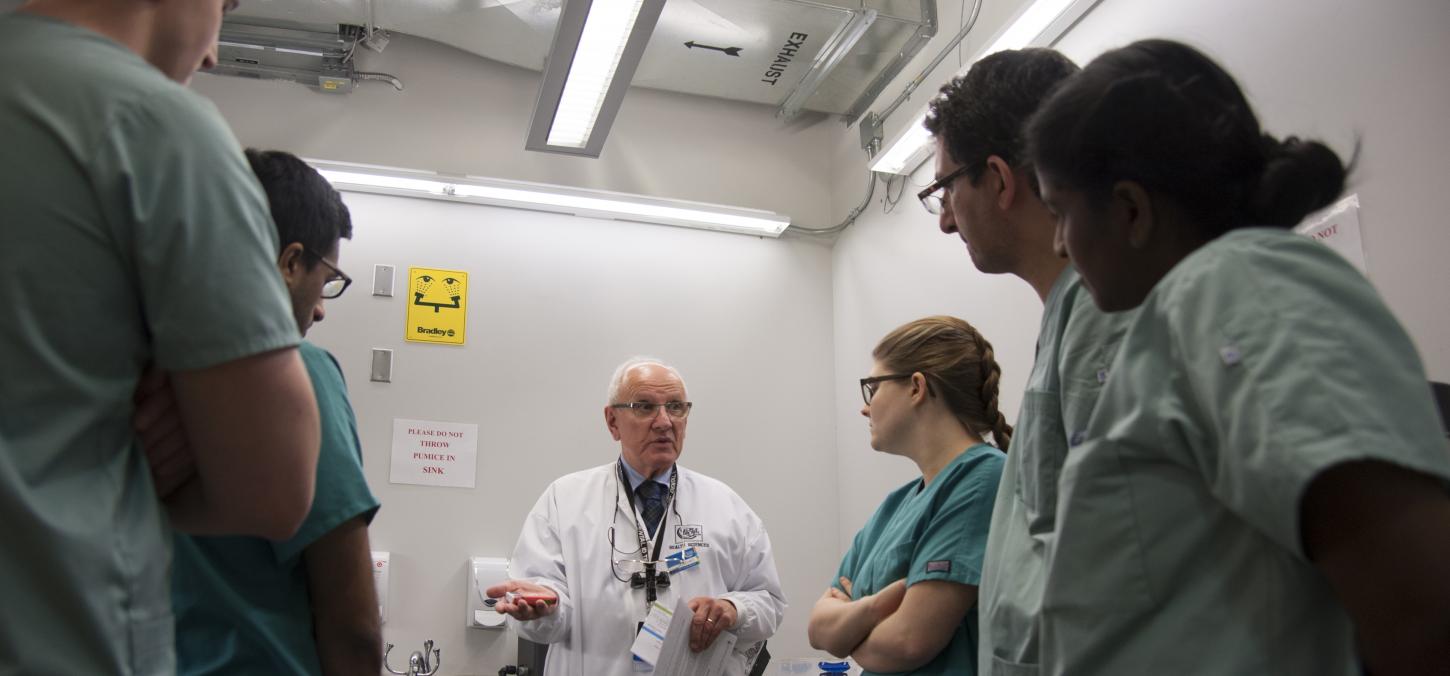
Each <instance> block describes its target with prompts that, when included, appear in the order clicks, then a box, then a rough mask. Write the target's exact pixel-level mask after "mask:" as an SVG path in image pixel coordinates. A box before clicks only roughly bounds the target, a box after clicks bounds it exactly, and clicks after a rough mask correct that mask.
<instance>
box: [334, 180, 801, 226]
mask: <svg viewBox="0 0 1450 676" xmlns="http://www.w3.org/2000/svg"><path fill="white" fill-rule="evenodd" d="M309 162H310V163H311V164H312V166H314V167H316V168H317V170H318V172H319V173H321V174H322V176H323V178H326V179H327V180H328V182H330V183H332V185H333V187H335V188H337V189H338V190H350V191H355V192H368V193H377V194H385V195H397V196H402V197H421V198H430V199H441V200H448V201H455V202H471V203H475V204H487V205H491V206H502V207H512V208H519V209H530V210H534V211H549V212H554V213H563V214H571V215H574V216H584V217H589V218H607V219H614V220H624V221H638V222H641V223H657V224H661V225H678V226H683V227H689V228H700V229H705V230H718V231H721V232H735V233H743V234H749V235H760V236H764V237H779V236H780V233H782V232H784V231H785V229H786V228H787V227H789V226H790V218H789V217H786V216H782V215H780V214H776V213H773V212H769V211H761V210H758V209H743V208H739V207H728V206H721V205H717V204H705V203H702V202H686V201H683V200H670V199H659V198H653V197H644V196H640V195H629V194H625V193H616V192H607V191H603V190H585V189H580V188H567V187H564V186H556V185H547V184H542V183H526V182H522V181H505V180H501V179H488V178H479V177H473V176H470V177H466V178H455V177H450V176H440V175H438V174H429V173H424V172H415V171H407V170H402V169H389V168H384V167H370V166H367V165H352V164H343V163H333V162H321V161H309Z"/></svg>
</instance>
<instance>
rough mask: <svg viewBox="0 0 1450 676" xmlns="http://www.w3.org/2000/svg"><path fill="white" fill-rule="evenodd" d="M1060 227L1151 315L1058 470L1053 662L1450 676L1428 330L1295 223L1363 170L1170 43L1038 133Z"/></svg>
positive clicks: (1037, 156) (1449, 590) (1100, 295)
mask: <svg viewBox="0 0 1450 676" xmlns="http://www.w3.org/2000/svg"><path fill="white" fill-rule="evenodd" d="M1027 137H1028V144H1029V146H1030V149H1029V154H1030V155H1031V157H1032V161H1033V162H1034V164H1035V166H1036V170H1037V175H1038V179H1039V181H1040V183H1041V189H1042V197H1043V201H1044V203H1046V204H1047V206H1048V208H1049V209H1050V210H1051V211H1052V212H1053V213H1054V214H1055V215H1056V217H1057V220H1058V242H1059V244H1058V246H1059V249H1060V252H1064V250H1065V253H1066V254H1067V255H1069V256H1070V257H1071V258H1072V261H1073V264H1074V265H1075V266H1076V267H1077V269H1078V271H1079V272H1080V273H1081V275H1082V278H1083V282H1084V285H1085V286H1086V287H1087V288H1088V289H1089V291H1090V292H1091V293H1092V295H1093V298H1094V300H1095V301H1096V302H1097V304H1098V306H1099V307H1101V308H1102V309H1104V310H1107V311H1117V310H1127V309H1131V308H1140V309H1139V313H1138V315H1137V317H1136V319H1135V320H1134V321H1133V323H1132V324H1131V325H1130V327H1129V329H1128V332H1127V334H1126V335H1125V337H1124V338H1123V341H1122V345H1121V349H1120V352H1119V353H1118V356H1117V359H1116V361H1115V362H1114V364H1113V367H1112V369H1111V370H1110V374H1111V375H1110V376H1109V377H1108V381H1107V383H1106V385H1105V387H1104V389H1103V391H1102V394H1101V397H1100V399H1099V400H1098V405H1097V408H1096V410H1095V411H1094V414H1093V418H1092V422H1091V423H1090V425H1089V428H1088V431H1087V433H1086V434H1085V435H1084V438H1082V439H1079V440H1074V444H1075V445H1074V448H1072V450H1071V451H1069V453H1068V456H1067V460H1066V463H1065V465H1064V467H1063V470H1062V474H1061V480H1060V484H1059V491H1060V492H1059V502H1058V530H1057V535H1056V540H1055V541H1054V542H1053V543H1052V545H1051V553H1050V556H1049V559H1050V560H1049V564H1048V573H1047V581H1046V589H1045V593H1044V602H1043V606H1044V607H1043V614H1042V639H1043V647H1042V657H1043V662H1042V667H1043V672H1042V673H1044V674H1175V675H1182V674H1316V675H1322V674H1345V675H1349V674H1358V673H1360V666H1359V664H1360V662H1361V661H1362V662H1363V663H1364V664H1366V665H1367V666H1368V667H1369V669H1370V670H1371V671H1372V672H1373V673H1374V674H1376V675H1377V676H1385V675H1392V674H1431V673H1436V674H1445V673H1450V449H1447V445H1446V439H1445V437H1444V435H1443V433H1442V432H1441V429H1440V423H1439V419H1438V417H1437V413H1436V410H1435V405H1434V403H1433V401H1432V399H1431V397H1430V390H1429V387H1428V386H1427V385H1426V380H1427V379H1426V376H1425V371H1424V367H1423V366H1422V365H1421V362H1420V359H1419V357H1418V355H1417V353H1416V351H1415V347H1414V345H1413V343H1412V342H1411V341H1410V338H1409V336H1408V335H1406V333H1405V331H1404V329H1403V328H1401V326H1400V324H1399V322H1397V321H1396V320H1395V318H1394V316H1393V315H1392V314H1391V313H1390V312H1389V310H1388V309H1387V308H1386V307H1385V304H1384V301H1382V300H1381V299H1380V297H1379V295H1378V294H1377V293H1376V292H1375V291H1374V289H1373V287H1371V286H1370V284H1369V283H1368V282H1367V281H1366V280H1365V279H1364V277H1363V276H1362V275H1361V274H1360V273H1359V272H1358V271H1357V270H1356V269H1354V268H1353V267H1352V266H1350V265H1349V264H1348V263H1347V262H1345V261H1344V260H1342V259H1341V258H1339V257H1338V256H1337V255H1336V254H1335V253H1333V252H1332V251H1330V250H1329V249H1328V248H1327V247H1324V246H1322V245H1320V244H1318V243H1316V242H1313V241H1311V240H1309V239H1308V238H1305V237H1301V236H1299V235H1296V234H1294V233H1293V232H1292V230H1291V228H1292V227H1293V226H1295V225H1296V224H1297V223H1298V222H1299V221H1300V220H1301V219H1303V218H1304V216H1305V215H1307V214H1309V213H1311V212H1312V211H1314V210H1316V209H1319V208H1322V207H1324V206H1327V205H1329V204H1330V203H1331V202H1333V201H1334V200H1335V199H1336V198H1337V197H1338V196H1339V194H1340V193H1341V191H1342V190H1343V188H1344V182H1345V177H1346V174H1347V172H1348V170H1347V169H1346V167H1345V166H1344V164H1343V163H1342V162H1341V161H1340V159H1339V157H1338V156H1337V155H1336V154H1335V153H1334V151H1332V150H1330V149H1329V148H1328V147H1326V146H1324V145H1323V144H1321V143H1318V142H1314V141H1306V140H1300V139H1297V138H1294V137H1288V138H1286V139H1282V140H1280V139H1276V138H1274V137H1272V136H1269V135H1267V134H1265V133H1264V132H1263V130H1262V129H1260V127H1259V122H1258V119H1257V118H1256V117H1255V115H1254V112H1253V110H1252V109H1251V108H1250V106H1249V104H1248V102H1247V100H1246V99H1245V98H1244V95H1243V93H1242V92H1241V91H1240V89H1239V87H1238V85H1237V84H1236V83H1235V82H1234V80H1233V78H1232V77H1231V76H1230V75H1229V74H1228V73H1226V72H1225V71H1224V70H1223V69H1222V68H1220V67H1219V66H1218V65H1217V64H1215V63H1214V62H1213V61H1212V60H1210V59H1209V58H1208V57H1206V56H1204V55H1203V54H1201V53H1200V52H1198V51H1196V50H1194V49H1192V48H1191V47H1188V46H1185V45H1183V44H1179V43H1176V42H1170V41H1165V40H1148V41H1143V42H1138V43H1134V44H1132V45H1129V46H1127V47H1124V48H1122V49H1117V50H1114V51H1111V52H1108V53H1106V54H1104V55H1102V56H1100V57H1098V58H1097V59H1096V60H1094V61H1093V62H1092V63H1091V64H1089V65H1088V66H1087V67H1086V68H1084V69H1083V70H1082V71H1081V72H1080V73H1079V74H1077V75H1076V76H1074V77H1073V78H1071V79H1069V80H1068V81H1066V82H1065V83H1064V84H1063V86H1062V87H1061V88H1060V89H1058V90H1057V91H1056V92H1055V93H1054V94H1053V96H1052V97H1051V98H1050V99H1049V100H1048V102H1047V103H1045V104H1044V105H1043V107H1042V108H1040V109H1039V110H1038V111H1037V113H1036V114H1035V116H1034V117H1033V119H1032V120H1031V121H1030V123H1029V125H1028V127H1027Z"/></svg>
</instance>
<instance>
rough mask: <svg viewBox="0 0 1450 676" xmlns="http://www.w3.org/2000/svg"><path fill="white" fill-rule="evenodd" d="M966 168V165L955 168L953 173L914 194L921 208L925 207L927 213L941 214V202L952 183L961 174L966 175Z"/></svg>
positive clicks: (950, 189) (948, 192)
mask: <svg viewBox="0 0 1450 676" xmlns="http://www.w3.org/2000/svg"><path fill="white" fill-rule="evenodd" d="M967 168H968V165H965V164H964V165H962V166H960V167H957V168H956V170H955V171H953V172H951V173H949V174H947V175H946V176H943V177H941V178H939V179H937V180H935V181H932V182H931V184H930V185H928V186H926V188H925V189H923V190H922V191H921V192H919V193H916V198H917V199H919V200H921V206H923V207H926V211H927V213H930V214H939V213H941V212H942V209H943V204H942V202H943V200H945V199H946V196H947V195H948V194H950V193H951V191H952V182H953V181H955V180H957V178H959V177H960V176H961V175H962V174H965V173H967Z"/></svg>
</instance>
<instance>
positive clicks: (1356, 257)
mask: <svg viewBox="0 0 1450 676" xmlns="http://www.w3.org/2000/svg"><path fill="white" fill-rule="evenodd" d="M1294 231H1295V232H1297V233H1299V234H1301V235H1304V236H1306V237H1310V238H1313V239H1315V240H1317V241H1319V242H1320V243H1322V244H1324V245H1325V246H1327V247H1329V248H1331V249H1334V250H1335V251H1337V252H1339V255H1341V256H1344V258H1345V260H1348V261H1349V262H1350V263H1353V264H1354V267H1357V268H1359V271H1360V272H1362V273H1364V274H1366V275H1368V274H1369V270H1367V269H1366V268H1365V265H1364V243H1363V240H1361V239H1360V236H1359V195H1358V194H1355V195H1350V196H1349V197H1346V198H1344V199H1342V200H1339V201H1338V202H1335V203H1334V204H1333V205H1332V206H1330V207H1329V208H1327V209H1325V210H1323V211H1321V212H1319V213H1317V214H1313V215H1311V216H1310V217H1309V218H1308V219H1306V220H1305V221H1304V223H1303V225H1300V226H1299V227H1297V228H1295V229H1294Z"/></svg>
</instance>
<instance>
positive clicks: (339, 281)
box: [303, 249, 352, 300]
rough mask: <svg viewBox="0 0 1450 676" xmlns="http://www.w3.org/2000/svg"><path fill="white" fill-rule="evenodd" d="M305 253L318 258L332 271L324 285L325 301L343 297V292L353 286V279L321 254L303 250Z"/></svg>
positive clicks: (318, 260)
mask: <svg viewBox="0 0 1450 676" xmlns="http://www.w3.org/2000/svg"><path fill="white" fill-rule="evenodd" d="M303 251H306V252H307V253H308V254H309V255H311V256H313V257H314V258H316V259H317V262H319V263H321V264H323V265H325V266H327V269H328V270H331V271H332V276H331V277H329V278H328V279H327V282H326V283H324V284H323V285H322V297H323V298H324V299H328V300H331V299H333V298H337V297H338V296H341V295H342V292H344V291H347V287H349V286H352V278H351V277H348V276H347V273H345V272H343V271H341V270H338V269H337V266H335V265H333V264H331V263H329V262H327V259H326V258H323V257H322V255H321V254H319V253H317V252H315V251H313V250H311V249H303Z"/></svg>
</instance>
